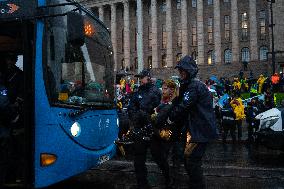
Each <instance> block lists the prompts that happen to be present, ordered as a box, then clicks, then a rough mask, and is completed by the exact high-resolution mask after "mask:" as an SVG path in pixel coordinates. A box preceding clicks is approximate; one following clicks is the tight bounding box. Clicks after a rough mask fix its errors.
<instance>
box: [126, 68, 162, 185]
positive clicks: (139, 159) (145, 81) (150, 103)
mask: <svg viewBox="0 0 284 189" xmlns="http://www.w3.org/2000/svg"><path fill="white" fill-rule="evenodd" d="M136 76H137V77H139V79H140V86H139V88H138V91H137V92H135V93H133V95H132V97H131V99H130V102H129V105H128V114H129V118H130V121H131V122H132V123H133V126H134V129H138V130H139V129H141V128H143V127H145V126H146V125H149V124H150V116H151V114H153V113H154V108H155V107H157V106H158V105H159V104H160V100H161V92H160V90H159V89H158V88H157V87H156V86H155V85H154V84H153V83H152V82H151V74H150V72H149V70H142V72H140V73H139V74H138V75H136ZM138 135H141V136H135V139H134V167H135V174H136V179H137V184H138V188H140V189H147V188H151V187H150V185H149V183H148V180H147V168H146V165H145V162H146V154H147V149H148V147H149V146H150V142H151V141H149V140H148V136H147V137H145V136H143V133H140V134H139V133H138Z"/></svg>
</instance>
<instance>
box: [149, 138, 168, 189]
mask: <svg viewBox="0 0 284 189" xmlns="http://www.w3.org/2000/svg"><path fill="white" fill-rule="evenodd" d="M170 147H171V144H170V143H169V142H167V141H163V140H161V139H157V138H155V137H154V138H153V139H152V141H151V154H152V156H153V159H154V161H155V162H156V163H157V165H158V166H159V168H160V169H161V171H162V173H163V176H164V178H165V183H166V186H167V185H169V184H170V180H171V178H170V167H169V163H168V154H169V150H170Z"/></svg>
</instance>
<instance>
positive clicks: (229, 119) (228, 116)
mask: <svg viewBox="0 0 284 189" xmlns="http://www.w3.org/2000/svg"><path fill="white" fill-rule="evenodd" d="M235 119H236V115H235V113H234V110H233V108H232V107H231V106H229V105H228V106H225V107H224V108H222V110H221V120H222V125H223V126H229V125H230V126H232V125H235V124H236V121H235Z"/></svg>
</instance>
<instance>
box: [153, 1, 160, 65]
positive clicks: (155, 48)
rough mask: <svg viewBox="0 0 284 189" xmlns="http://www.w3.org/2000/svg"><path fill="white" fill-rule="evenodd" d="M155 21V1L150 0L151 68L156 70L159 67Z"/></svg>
mask: <svg viewBox="0 0 284 189" xmlns="http://www.w3.org/2000/svg"><path fill="white" fill-rule="evenodd" d="M157 20H158V17H157V0H151V25H152V68H158V67H159V61H158V60H159V59H158V26H157Z"/></svg>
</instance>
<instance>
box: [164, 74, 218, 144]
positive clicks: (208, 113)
mask: <svg viewBox="0 0 284 189" xmlns="http://www.w3.org/2000/svg"><path fill="white" fill-rule="evenodd" d="M181 88H184V92H182V93H181V94H180V96H181V97H180V98H179V99H176V100H174V103H173V104H174V107H173V110H172V111H171V113H170V117H169V119H170V120H171V121H173V122H180V120H186V121H185V126H186V127H187V128H188V130H189V132H190V134H191V141H192V142H209V141H210V140H212V139H215V138H216V137H217V128H216V125H215V122H216V121H215V113H214V109H213V104H212V103H213V99H212V97H211V95H210V92H209V90H208V88H207V87H206V85H205V84H204V83H202V82H201V81H199V80H197V79H193V80H192V81H190V82H189V81H187V82H185V83H184V84H182V86H181Z"/></svg>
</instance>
